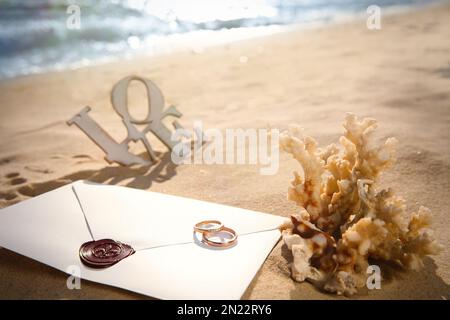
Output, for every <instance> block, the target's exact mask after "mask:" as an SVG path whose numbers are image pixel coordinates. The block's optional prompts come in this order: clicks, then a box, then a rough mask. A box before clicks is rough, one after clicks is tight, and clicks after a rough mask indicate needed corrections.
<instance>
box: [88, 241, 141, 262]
mask: <svg viewBox="0 0 450 320" xmlns="http://www.w3.org/2000/svg"><path fill="white" fill-rule="evenodd" d="M134 252H135V251H134V249H133V248H132V247H131V246H129V245H127V244H124V243H120V242H117V241H114V240H111V239H102V240H97V241H89V242H85V243H83V244H82V245H81V247H80V259H81V262H83V264H85V265H86V266H88V267H91V268H107V267H110V266H112V265H114V264H116V263H117V262H119V261H120V260H122V259H125V258H126V257H129V256H131V255H132V254H133V253H134Z"/></svg>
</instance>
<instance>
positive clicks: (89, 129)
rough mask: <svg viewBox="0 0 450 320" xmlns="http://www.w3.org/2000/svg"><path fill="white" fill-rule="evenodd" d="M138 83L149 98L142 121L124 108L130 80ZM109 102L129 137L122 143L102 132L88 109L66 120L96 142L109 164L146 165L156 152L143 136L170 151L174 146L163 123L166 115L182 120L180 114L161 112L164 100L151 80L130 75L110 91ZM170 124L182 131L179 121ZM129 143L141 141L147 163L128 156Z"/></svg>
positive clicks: (172, 109) (129, 153)
mask: <svg viewBox="0 0 450 320" xmlns="http://www.w3.org/2000/svg"><path fill="white" fill-rule="evenodd" d="M134 80H135V81H140V82H142V83H143V84H144V85H145V88H146V90H147V97H148V113H147V117H146V118H145V119H143V120H138V119H135V118H133V117H132V116H131V115H130V113H129V111H128V106H127V90H128V86H129V84H130V82H131V81H134ZM111 102H112V106H113V108H114V110H115V111H116V112H117V114H118V115H119V116H120V117H121V118H122V121H123V124H124V125H125V127H126V129H127V132H128V135H127V137H126V138H125V140H123V141H122V142H120V143H118V142H117V141H115V140H114V139H113V138H112V137H111V136H110V135H109V134H108V133H107V132H106V131H105V130H103V129H102V128H101V127H100V126H99V125H98V123H97V122H95V120H93V119H92V118H91V117H90V115H89V111H90V110H91V108H90V107H85V108H84V109H83V110H81V111H80V112H79V113H78V114H76V115H75V116H74V117H73V118H72V119H70V120H69V121H67V124H68V125H72V124H75V125H76V126H78V127H79V128H80V129H81V130H82V131H83V132H84V133H85V134H86V135H87V136H88V137H89V138H90V139H91V140H92V141H93V142H95V143H96V144H97V145H98V146H99V147H100V148H101V149H102V150H103V151H104V152H105V153H106V156H105V159H106V160H107V161H108V162H110V163H111V162H117V163H120V164H122V165H126V166H128V165H133V164H140V165H149V164H151V163H152V162H153V161H154V160H155V159H156V156H155V153H154V151H153V149H152V147H151V145H150V143H149V142H148V140H147V137H146V134H147V133H148V132H151V133H152V134H154V135H155V136H156V137H157V138H158V139H159V140H160V141H161V142H162V143H164V144H165V145H166V146H167V147H168V148H169V149H170V150H172V148H173V147H174V146H175V145H176V144H177V141H173V140H171V135H172V132H171V131H170V130H169V128H167V127H166V126H165V125H164V123H163V122H162V120H163V119H164V118H165V117H167V116H173V117H176V118H180V117H181V113H180V112H179V111H178V110H177V109H176V108H175V107H174V106H170V107H169V108H167V109H166V110H163V109H164V97H163V95H162V93H161V91H160V90H159V88H158V87H157V86H156V85H155V84H154V83H153V82H151V81H150V80H147V79H144V78H141V77H137V76H130V77H126V78H124V79H122V80H120V81H119V82H118V83H117V84H116V85H115V86H114V88H113V90H112V92H111ZM135 125H145V127H144V129H142V130H138V128H137V127H136V126H135ZM172 125H173V127H174V128H175V129H182V126H181V125H180V124H179V123H178V121H176V120H175V121H173V122H172ZM130 141H133V142H137V141H141V142H142V143H143V144H144V146H145V148H146V150H147V152H148V154H149V156H150V160H151V161H150V162H149V161H147V160H145V159H143V158H141V157H139V156H137V155H135V154H133V153H131V152H130V151H129V150H128V143H129V142H130Z"/></svg>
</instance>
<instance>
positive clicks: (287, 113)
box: [0, 4, 450, 299]
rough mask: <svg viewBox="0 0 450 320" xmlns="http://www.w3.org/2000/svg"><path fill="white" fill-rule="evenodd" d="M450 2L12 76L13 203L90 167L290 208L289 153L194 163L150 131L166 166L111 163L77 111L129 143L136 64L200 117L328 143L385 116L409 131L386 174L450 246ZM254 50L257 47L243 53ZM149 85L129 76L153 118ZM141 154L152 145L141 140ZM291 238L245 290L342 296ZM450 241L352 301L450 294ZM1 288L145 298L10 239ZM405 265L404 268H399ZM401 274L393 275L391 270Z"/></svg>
mask: <svg viewBox="0 0 450 320" xmlns="http://www.w3.org/2000/svg"><path fill="white" fill-rule="evenodd" d="M448 39H450V5H449V4H446V5H442V6H439V7H437V8H427V9H423V10H419V11H414V12H412V13H407V14H399V15H393V16H389V17H386V19H384V21H383V25H382V30H380V31H369V30H367V28H366V25H365V21H364V22H361V21H359V22H358V21H357V22H351V23H345V24H339V25H334V26H333V27H331V28H329V27H323V28H318V29H314V30H305V31H298V32H297V31H294V32H286V33H281V34H277V35H272V36H268V37H262V38H258V39H252V40H249V41H244V42H238V43H231V44H227V45H225V46H218V47H211V48H208V49H206V50H205V51H204V52H202V53H192V52H180V53H172V54H169V55H163V56H151V57H140V58H135V59H132V60H129V61H122V62H115V63H110V64H105V65H98V66H92V67H87V68H80V69H77V70H70V71H62V72H54V73H46V74H39V75H31V76H25V77H23V78H16V79H13V80H8V81H1V82H0V92H2V94H1V95H0V104H1V105H2V108H0V118H1V119H4V120H3V121H2V122H1V123H0V139H1V145H0V208H2V207H6V206H10V205H12V204H14V203H17V202H20V201H23V200H26V199H28V198H30V197H33V196H37V195H39V194H41V193H43V192H46V191H49V190H52V189H55V188H57V187H59V186H62V185H64V184H66V183H69V182H72V181H75V180H78V179H85V180H91V181H94V182H99V183H105V184H114V185H123V186H128V187H133V188H139V189H143V190H149V191H155V192H162V193H167V194H173V195H179V196H184V197H189V198H195V199H200V200H205V201H213V202H216V203H222V204H227V205H231V206H237V207H241V208H245V209H251V210H255V211H262V212H266V213H271V214H276V215H280V216H284V217H288V216H289V215H290V214H292V213H295V212H297V211H298V207H297V206H296V205H295V204H294V203H291V202H289V201H287V200H286V194H287V188H288V186H289V183H290V181H291V179H292V172H293V171H295V170H297V169H298V164H297V163H296V161H295V160H293V159H291V158H290V157H289V156H288V155H286V154H280V167H279V171H278V173H277V174H276V175H273V176H261V175H259V172H258V171H259V166H250V165H243V166H240V165H225V166H220V165H184V166H175V165H173V164H172V163H171V162H170V158H169V157H168V154H167V150H166V149H165V148H164V146H162V145H161V144H159V143H158V141H157V140H156V139H155V138H154V137H150V139H149V140H150V143H151V144H152V146H154V148H155V149H156V150H157V151H158V155H159V156H160V157H161V161H160V162H158V163H157V164H155V165H153V166H147V167H145V166H144V167H137V168H126V167H119V166H116V165H109V164H108V163H107V162H106V161H105V160H104V154H103V152H102V151H101V150H100V149H99V148H98V147H97V146H96V145H95V144H94V143H92V141H90V140H89V139H88V138H87V137H86V136H85V135H84V133H82V132H81V131H80V130H79V129H77V128H75V127H73V126H72V127H69V126H67V125H66V123H65V121H66V120H68V119H70V118H71V117H72V116H73V115H75V114H76V113H78V112H79V111H80V110H81V109H83V108H84V107H85V106H86V105H89V106H90V107H91V108H92V111H91V116H92V118H94V119H95V120H96V121H98V123H99V124H100V125H101V126H102V127H103V128H104V129H105V130H106V131H107V132H108V133H109V134H110V135H111V136H112V137H113V138H114V139H116V140H117V141H121V140H122V139H123V137H124V136H125V135H126V130H125V128H124V126H123V123H122V122H121V119H120V117H118V116H117V114H116V113H115V112H114V110H113V108H112V106H111V102H110V91H111V88H112V86H113V85H114V84H115V83H116V82H117V81H118V80H120V79H121V78H123V77H125V76H128V75H131V74H136V75H139V76H142V77H145V78H149V79H151V80H153V81H154V82H155V83H156V84H157V86H158V87H159V88H160V89H161V90H162V92H163V94H164V96H165V98H166V106H169V105H175V106H176V107H177V109H178V110H180V111H181V112H182V113H183V117H182V118H181V120H180V122H181V123H182V125H184V126H186V127H187V128H190V126H191V125H192V123H193V122H194V121H195V120H199V119H200V120H202V121H203V124H204V127H205V128H218V129H219V130H223V129H226V128H266V127H267V126H270V127H273V128H280V129H284V128H286V127H287V126H288V125H289V124H291V123H297V124H300V125H301V126H302V127H303V128H304V129H305V133H306V134H308V135H310V136H312V137H314V138H315V139H316V140H318V142H319V144H320V146H324V145H327V144H329V143H331V142H335V141H336V140H337V139H338V138H339V136H340V135H342V130H343V129H342V126H341V124H342V122H343V119H344V116H345V113H346V112H349V111H350V112H353V113H355V114H357V115H358V116H359V117H366V116H370V117H374V118H375V119H377V120H378V123H379V129H378V130H377V131H378V134H379V135H380V138H386V137H391V136H394V137H396V138H397V139H398V140H399V146H398V149H397V153H398V161H397V163H396V165H395V166H394V167H393V168H392V169H390V170H389V171H388V172H387V173H386V174H385V175H384V176H383V178H382V180H383V186H388V187H392V188H393V189H394V190H395V191H396V193H397V194H400V195H401V196H403V197H404V198H405V199H406V201H407V204H408V208H409V211H410V212H412V211H414V210H417V208H418V207H419V206H420V205H424V206H427V207H429V208H430V209H431V211H432V213H433V221H434V223H433V227H434V229H435V234H436V237H437V239H438V240H439V242H440V243H441V244H444V245H445V244H447V243H449V241H450V232H449V225H450V223H449V222H450V221H449V217H448V212H447V211H448V208H449V207H450V199H449V198H448V195H447V193H448V190H449V188H450V150H449V148H448V147H447V146H448V145H449V144H450V137H449V135H448V134H446V133H447V132H448V126H449V123H450V111H449V106H450V92H449V88H450V60H449V53H450V43H449V41H448ZM242 57H246V59H242ZM142 101H147V98H146V96H145V93H144V92H142V87H140V86H139V85H138V84H137V85H134V86H130V100H129V103H130V108H131V110H132V112H133V114H136V117H138V118H139V117H141V116H145V114H146V111H147V110H146V106H145V104H144V105H143V104H142ZM131 150H132V152H133V153H136V154H141V153H142V152H143V151H144V148H143V146H141V145H139V144H136V145H132V146H131ZM283 250H284V249H283V247H282V245H281V242H280V243H279V244H278V245H277V246H276V247H275V248H274V250H273V252H272V253H271V255H270V256H269V257H268V259H267V261H266V262H265V264H264V265H263V267H262V269H261V270H260V272H259V273H258V274H257V276H256V277H255V279H254V280H253V282H252V284H251V285H250V287H249V288H248V290H247V293H246V294H245V295H244V298H248V299H342V297H337V296H334V295H329V294H324V293H322V292H319V291H317V290H316V289H315V288H314V287H313V286H312V285H311V284H308V283H301V284H299V283H295V282H294V281H293V280H292V279H291V278H290V276H289V273H288V271H287V264H288V262H289V261H288V260H287V259H286V258H285V257H286V252H285V251H283ZM449 259H450V251H449V249H448V248H447V247H446V248H445V249H444V251H443V252H442V253H441V254H440V255H438V256H434V257H432V258H429V259H427V260H426V263H425V269H424V270H422V271H421V272H408V273H401V274H400V276H399V277H396V276H394V277H391V278H389V277H387V279H386V282H383V286H382V290H373V291H370V292H363V293H362V294H359V295H357V296H354V297H352V298H353V299H442V298H447V299H450V296H449V292H450V290H449V288H450V267H449V265H448V261H449ZM0 261H1V262H2V263H0V283H1V284H0V292H2V294H0V296H1V298H8V299H11V298H19V299H20V298H29V299H30V298H41V299H42V298H48V299H66V298H71V299H93V298H100V297H101V298H112V299H116V298H117V299H118V298H123V299H133V298H143V297H142V296H136V295H134V294H132V293H129V292H126V291H123V290H119V289H115V288H111V287H107V286H103V285H97V284H93V283H90V282H87V281H86V282H85V281H83V284H82V286H83V290H78V291H77V290H74V291H69V290H67V288H66V287H65V283H66V278H65V276H64V275H63V274H62V273H59V272H56V271H54V270H53V269H51V268H48V267H46V266H43V265H41V264H39V263H36V262H34V261H32V260H30V259H26V258H24V257H21V256H18V255H17V254H14V253H11V252H8V251H7V250H4V249H3V250H0ZM393 272H394V275H395V271H393ZM391 275H392V274H390V273H388V274H387V276H391Z"/></svg>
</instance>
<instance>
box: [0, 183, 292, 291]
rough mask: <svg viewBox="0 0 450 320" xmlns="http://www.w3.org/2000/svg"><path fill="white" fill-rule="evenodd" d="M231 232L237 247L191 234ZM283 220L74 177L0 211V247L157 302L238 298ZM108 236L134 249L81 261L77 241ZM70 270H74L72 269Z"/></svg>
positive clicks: (81, 242) (272, 245)
mask: <svg viewBox="0 0 450 320" xmlns="http://www.w3.org/2000/svg"><path fill="white" fill-rule="evenodd" d="M211 219H214V220H220V221H222V222H223V223H224V224H225V225H226V226H228V227H230V228H232V229H234V230H235V231H236V232H237V234H238V235H239V237H238V243H237V245H235V246H233V247H231V248H228V249H213V248H211V247H207V246H205V245H203V244H202V243H200V242H199V241H198V239H196V238H195V237H194V234H193V226H194V225H195V224H196V223H197V222H200V221H202V220H211ZM284 220H285V219H284V218H282V217H279V216H275V215H270V214H264V213H260V212H255V211H250V210H244V209H239V208H234V207H230V206H225V205H219V204H214V203H210V202H204V201H198V200H193V199H188V198H182V197H176V196H171V195H165V194H161V193H155V192H148V191H142V190H136V189H131V188H125V187H117V186H109V185H101V184H94V183H91V182H87V181H77V182H74V183H71V184H68V185H66V186H63V187H61V188H58V189H56V190H53V191H51V192H48V193H45V194H42V195H40V196H38V197H35V198H32V199H29V200H26V201H23V202H21V203H18V204H16V205H13V206H11V207H7V208H5V209H2V210H0V246H1V247H5V248H7V249H9V250H12V251H15V252H17V253H19V254H22V255H24V256H27V257H30V258H32V259H35V260H37V261H40V262H42V263H44V264H47V265H49V266H52V267H54V268H56V269H59V270H61V271H63V272H68V268H69V267H70V266H78V267H79V268H80V271H81V278H83V279H87V280H90V281H94V282H99V283H103V284H107V285H111V286H115V287H119V288H123V289H127V290H131V291H135V292H138V293H141V294H145V295H148V296H152V297H155V298H160V299H239V298H240V297H241V296H242V294H243V293H244V291H245V290H246V288H247V286H248V285H249V284H250V282H251V280H252V279H253V277H254V276H255V274H256V273H257V271H258V269H259V268H260V267H261V265H262V264H263V262H264V260H265V259H266V257H267V255H268V254H269V253H270V251H271V250H272V248H273V247H274V245H275V244H276V243H277V241H278V240H279V238H280V232H279V231H278V229H277V228H278V226H279V225H280V224H281V223H283V222H284ZM93 239H95V240H100V239H113V240H115V241H119V242H122V243H125V244H128V245H130V246H132V247H133V248H134V249H135V250H136V252H135V253H134V254H133V255H131V256H129V257H127V258H125V259H123V260H122V261H120V262H119V263H117V264H115V265H113V266H111V267H109V268H105V269H93V268H89V267H86V266H85V265H83V264H82V263H81V261H80V258H79V248H80V246H81V245H82V244H83V243H85V242H87V241H92V240H93ZM72 268H73V267H72Z"/></svg>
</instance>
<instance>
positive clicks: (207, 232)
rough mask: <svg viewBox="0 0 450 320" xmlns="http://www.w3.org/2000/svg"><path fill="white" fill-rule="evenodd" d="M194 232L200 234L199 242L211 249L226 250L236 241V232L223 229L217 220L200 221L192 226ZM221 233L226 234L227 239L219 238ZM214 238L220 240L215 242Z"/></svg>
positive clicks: (226, 228)
mask: <svg viewBox="0 0 450 320" xmlns="http://www.w3.org/2000/svg"><path fill="white" fill-rule="evenodd" d="M194 232H199V233H201V234H202V240H201V241H202V242H203V243H204V244H206V245H208V246H211V247H220V248H228V247H231V246H232V245H234V244H235V243H236V241H237V234H236V231H234V230H233V229H231V228H228V227H225V226H224V225H223V223H222V222H220V221H218V220H205V221H201V222H199V223H197V224H196V225H195V226H194ZM221 233H223V234H228V237H219V235H220V234H221ZM214 238H219V239H220V240H215V239H214Z"/></svg>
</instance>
